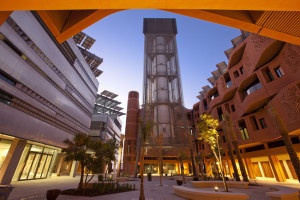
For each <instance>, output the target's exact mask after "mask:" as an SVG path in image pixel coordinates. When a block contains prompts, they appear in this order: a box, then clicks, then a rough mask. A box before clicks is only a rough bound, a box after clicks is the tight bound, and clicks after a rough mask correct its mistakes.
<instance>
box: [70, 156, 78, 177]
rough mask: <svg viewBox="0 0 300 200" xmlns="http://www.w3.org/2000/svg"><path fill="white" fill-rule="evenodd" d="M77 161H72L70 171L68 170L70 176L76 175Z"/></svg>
mask: <svg viewBox="0 0 300 200" xmlns="http://www.w3.org/2000/svg"><path fill="white" fill-rule="evenodd" d="M78 163H79V162H78V161H75V160H74V161H73V163H72V167H71V171H70V176H72V177H76V173H77V168H78Z"/></svg>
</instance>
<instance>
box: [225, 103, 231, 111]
mask: <svg viewBox="0 0 300 200" xmlns="http://www.w3.org/2000/svg"><path fill="white" fill-rule="evenodd" d="M225 110H226V111H227V112H228V113H230V109H229V104H228V103H226V104H225Z"/></svg>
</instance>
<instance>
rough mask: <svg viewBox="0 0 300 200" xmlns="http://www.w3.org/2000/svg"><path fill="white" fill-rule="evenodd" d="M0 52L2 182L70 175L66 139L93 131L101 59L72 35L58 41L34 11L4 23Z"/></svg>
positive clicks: (0, 155) (16, 13)
mask: <svg viewBox="0 0 300 200" xmlns="http://www.w3.org/2000/svg"><path fill="white" fill-rule="evenodd" d="M0 52H1V54H0V86H1V87H0V110H1V113H0V127H1V128H0V139H1V140H0V147H1V148H0V167H1V169H0V183H1V184H9V183H10V182H11V181H12V180H13V181H17V180H31V179H42V178H47V177H49V176H51V173H52V172H57V173H64V172H66V173H68V174H69V173H70V172H71V168H72V165H71V163H63V162H62V161H63V157H62V156H61V153H60V152H61V148H62V147H63V146H64V145H63V140H65V139H67V138H69V139H72V138H73V136H74V134H76V133H85V134H88V133H89V132H90V123H91V118H92V114H93V110H94V103H95V98H96V93H97V90H98V84H99V83H98V81H97V79H96V76H98V75H99V74H101V73H99V71H98V70H97V69H96V68H97V66H95V65H99V64H100V63H101V62H102V61H101V59H100V60H99V59H98V61H99V63H98V64H95V63H94V65H93V66H92V64H91V63H87V61H86V58H85V57H84V56H83V53H82V50H80V49H79V48H78V46H77V44H76V42H74V40H73V39H72V38H71V39H69V40H67V41H66V42H63V43H61V44H59V43H58V42H57V41H56V39H55V38H54V36H53V35H52V34H51V32H50V31H49V30H48V29H47V28H46V26H44V24H43V22H42V20H40V18H39V16H38V15H37V14H36V13H35V12H30V11H16V12H13V13H12V14H11V15H10V17H9V18H8V19H7V20H6V22H4V23H3V24H2V25H1V26H0ZM73 168H74V166H73Z"/></svg>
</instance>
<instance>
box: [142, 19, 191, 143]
mask: <svg viewBox="0 0 300 200" xmlns="http://www.w3.org/2000/svg"><path fill="white" fill-rule="evenodd" d="M143 32H144V35H145V50H144V51H145V55H144V96H143V105H144V109H145V110H144V112H145V116H144V120H146V121H152V122H153V124H154V125H153V133H152V138H151V139H152V140H151V139H150V143H151V142H152V143H155V138H156V137H158V136H159V135H161V134H162V135H163V145H164V146H170V145H176V144H181V143H182V142H184V141H183V139H184V138H182V137H183V136H184V130H183V128H184V127H186V126H185V113H184V110H185V109H184V107H183V98H182V87H181V77H180V70H179V62H178V52H177V43H176V34H177V26H176V20H175V19H166V18H159V19H158V18H146V19H144V28H143Z"/></svg>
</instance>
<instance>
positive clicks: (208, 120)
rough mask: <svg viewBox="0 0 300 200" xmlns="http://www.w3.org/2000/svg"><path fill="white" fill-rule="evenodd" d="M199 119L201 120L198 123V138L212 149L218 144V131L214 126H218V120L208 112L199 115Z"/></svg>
mask: <svg viewBox="0 0 300 200" xmlns="http://www.w3.org/2000/svg"><path fill="white" fill-rule="evenodd" d="M200 119H201V121H200V122H199V123H198V129H199V135H200V137H199V138H198V140H203V141H204V142H207V143H208V144H209V145H210V147H211V149H212V150H214V149H216V148H217V146H218V138H219V133H218V131H217V130H216V128H217V127H218V126H219V121H218V120H216V119H214V118H213V117H212V116H211V115H209V114H203V115H201V116H200Z"/></svg>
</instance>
